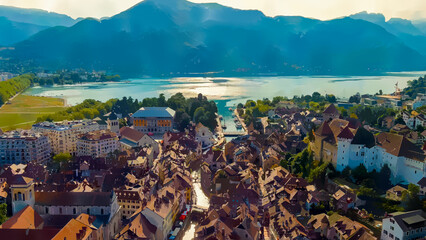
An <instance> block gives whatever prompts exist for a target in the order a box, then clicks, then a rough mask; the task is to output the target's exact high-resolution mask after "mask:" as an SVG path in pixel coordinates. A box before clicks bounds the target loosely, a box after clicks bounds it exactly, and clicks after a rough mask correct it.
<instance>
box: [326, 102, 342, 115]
mask: <svg viewBox="0 0 426 240" xmlns="http://www.w3.org/2000/svg"><path fill="white" fill-rule="evenodd" d="M323 113H326V114H338V113H339V111H338V110H337V109H336V107H335V106H334V104H330V105H329V106H328V107H327V108H326V109H325V110H324V112H323Z"/></svg>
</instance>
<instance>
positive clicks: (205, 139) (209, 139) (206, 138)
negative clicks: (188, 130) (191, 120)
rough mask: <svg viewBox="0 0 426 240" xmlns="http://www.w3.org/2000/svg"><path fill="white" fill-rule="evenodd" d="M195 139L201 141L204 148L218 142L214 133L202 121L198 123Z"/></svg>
mask: <svg viewBox="0 0 426 240" xmlns="http://www.w3.org/2000/svg"><path fill="white" fill-rule="evenodd" d="M195 140H196V141H197V142H200V143H201V145H202V147H203V148H204V147H207V146H212V145H213V144H214V143H215V142H216V140H215V139H214V137H213V133H212V132H211V131H210V129H209V128H208V127H206V126H204V125H203V124H202V123H198V124H197V126H196V127H195Z"/></svg>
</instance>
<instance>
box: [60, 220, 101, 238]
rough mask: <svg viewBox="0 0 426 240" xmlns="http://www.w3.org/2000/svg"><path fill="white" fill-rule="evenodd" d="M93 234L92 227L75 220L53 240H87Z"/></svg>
mask: <svg viewBox="0 0 426 240" xmlns="http://www.w3.org/2000/svg"><path fill="white" fill-rule="evenodd" d="M92 232H93V230H92V229H91V228H90V226H88V225H86V224H84V223H82V222H80V221H77V220H75V219H74V218H73V219H71V220H70V221H69V222H68V223H67V225H65V226H64V227H63V228H62V229H61V231H59V232H58V233H57V234H56V235H55V236H54V237H53V238H52V240H64V239H67V240H85V239H88V238H89V236H90V235H91V234H92Z"/></svg>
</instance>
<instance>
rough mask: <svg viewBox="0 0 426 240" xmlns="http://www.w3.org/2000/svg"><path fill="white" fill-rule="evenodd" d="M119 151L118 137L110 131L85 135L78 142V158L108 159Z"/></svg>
mask: <svg viewBox="0 0 426 240" xmlns="http://www.w3.org/2000/svg"><path fill="white" fill-rule="evenodd" d="M118 149H119V142H118V137H117V135H116V134H115V133H113V132H111V131H110V130H98V131H93V132H89V133H86V134H83V135H82V136H81V137H80V138H79V139H78V140H77V152H76V154H77V156H92V157H96V158H98V157H106V156H107V155H108V153H112V152H114V151H115V150H118Z"/></svg>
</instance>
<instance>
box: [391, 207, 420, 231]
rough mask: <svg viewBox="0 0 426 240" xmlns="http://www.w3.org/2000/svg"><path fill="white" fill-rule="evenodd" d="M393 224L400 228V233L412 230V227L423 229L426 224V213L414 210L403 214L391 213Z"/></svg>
mask: <svg viewBox="0 0 426 240" xmlns="http://www.w3.org/2000/svg"><path fill="white" fill-rule="evenodd" d="M390 215H391V216H393V219H395V222H396V223H397V224H398V225H399V226H400V227H401V229H402V231H404V232H406V231H408V230H410V229H412V225H421V224H422V223H423V227H424V226H425V224H426V213H425V212H423V211H422V210H415V211H411V212H405V213H399V212H397V213H391V214H390Z"/></svg>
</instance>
